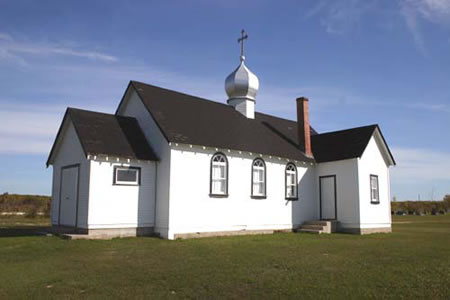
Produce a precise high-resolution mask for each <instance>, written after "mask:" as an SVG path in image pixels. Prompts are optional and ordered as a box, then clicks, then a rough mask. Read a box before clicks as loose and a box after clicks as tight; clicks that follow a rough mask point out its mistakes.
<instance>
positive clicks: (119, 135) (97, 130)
mask: <svg viewBox="0 0 450 300" xmlns="http://www.w3.org/2000/svg"><path fill="white" fill-rule="evenodd" d="M67 119H70V120H71V121H72V124H73V126H74V128H75V132H76V133H77V136H78V138H79V140H80V143H81V146H82V148H83V151H84V154H85V155H86V156H87V155H88V154H90V155H111V156H117V157H123V158H132V159H141V160H158V158H157V156H156V155H155V153H154V152H153V150H152V148H151V147H150V145H149V144H148V143H147V140H146V138H145V136H144V133H143V132H142V130H141V128H140V127H139V124H138V122H137V120H136V119H135V118H132V117H123V116H116V115H111V114H105V113H99V112H93V111H87V110H81V109H76V108H68V109H67V110H66V113H65V115H64V119H63V122H62V124H61V127H60V128H59V131H58V134H57V136H56V139H55V142H54V144H53V147H52V150H51V152H50V155H49V157H48V160H47V166H48V165H49V164H50V163H51V158H52V156H53V154H54V151H55V147H56V145H57V142H58V139H59V136H60V134H61V131H62V128H63V126H64V123H65V121H66V120H67Z"/></svg>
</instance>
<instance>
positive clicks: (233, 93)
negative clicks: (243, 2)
mask: <svg viewBox="0 0 450 300" xmlns="http://www.w3.org/2000/svg"><path fill="white" fill-rule="evenodd" d="M247 38H248V35H247V33H245V31H244V29H242V31H241V37H240V38H239V39H238V43H240V44H241V56H240V60H241V63H240V64H239V66H238V67H237V68H236V70H234V71H233V72H232V73H231V74H230V75H228V77H227V79H226V80H225V91H226V92H227V95H228V100H227V103H228V104H229V105H231V106H233V107H234V108H235V109H236V110H237V111H239V112H240V113H242V114H243V115H244V116H246V117H247V118H250V119H254V118H255V98H256V94H257V92H258V88H259V80H258V77H256V75H255V74H253V73H252V72H251V71H250V70H249V69H248V68H247V66H246V65H245V56H244V41H245V40H246V39H247Z"/></svg>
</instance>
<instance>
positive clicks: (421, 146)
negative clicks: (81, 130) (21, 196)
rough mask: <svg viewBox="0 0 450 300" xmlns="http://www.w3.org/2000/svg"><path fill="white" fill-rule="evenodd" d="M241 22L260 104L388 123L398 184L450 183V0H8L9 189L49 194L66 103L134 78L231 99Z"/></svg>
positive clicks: (112, 91) (0, 82) (335, 123)
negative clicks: (303, 104) (299, 103)
mask: <svg viewBox="0 0 450 300" xmlns="http://www.w3.org/2000/svg"><path fill="white" fill-rule="evenodd" d="M242 28H245V29H246V31H247V32H248V34H249V39H248V42H247V43H246V53H245V54H246V58H247V60H246V63H247V65H248V66H249V67H250V69H251V70H252V71H253V72H254V73H256V74H257V76H258V77H259V80H260V90H259V94H258V97H257V104H256V108H257V110H258V111H261V112H265V113H270V114H274V115H277V116H281V117H286V118H289V119H294V120H295V118H296V111H295V109H296V107H295V98H296V97H299V96H306V97H308V98H309V99H310V118H311V123H312V125H313V126H314V127H315V128H316V129H317V130H318V131H319V132H326V131H332V130H338V129H344V128H349V127H355V126H361V125H366V124H373V123H378V124H379V125H380V126H381V129H382V131H383V133H384V135H385V137H386V139H387V141H388V143H389V145H390V147H391V150H392V152H393V154H394V156H395V158H396V160H397V163H398V166H397V167H395V168H394V169H392V172H391V174H392V176H391V180H392V195H393V196H394V195H395V196H396V197H397V199H399V200H405V199H417V198H418V195H419V194H420V195H421V198H422V199H428V198H434V199H442V197H443V195H444V194H445V193H450V171H449V170H450V133H449V130H450V81H449V79H450V0H392V1H383V0H323V1H320V0H310V1H307V0H305V1H264V0H263V1H242V0H241V1H234V0H228V1H206V0H203V1H89V2H85V1H56V0H55V1H20V0H15V1H4V0H0V120H1V125H2V126H0V166H2V167H1V168H0V193H2V192H16V193H37V194H50V189H51V169H46V168H45V161H46V158H47V154H48V152H49V150H50V147H51V145H52V142H53V139H54V136H55V134H56V132H57V129H58V126H59V124H60V121H61V119H62V116H63V113H64V110H65V108H66V107H67V106H72V107H80V108H86V109H92V110H99V111H104V112H110V113H113V112H114V111H115V108H116V107H117V105H118V103H119V100H120V98H121V96H122V94H123V91H124V89H125V88H126V86H127V84H128V81H129V80H139V81H143V82H147V83H150V84H154V85H159V86H163V87H166V88H170V89H174V90H178V91H182V92H185V93H190V94H194V95H197V96H201V97H204V98H208V99H212V100H215V101H220V102H225V100H226V94H225V92H224V87H223V85H224V80H225V77H226V76H227V75H228V74H229V73H230V72H231V71H232V70H233V69H234V68H235V67H236V66H237V64H238V62H239V45H238V44H237V41H236V39H237V38H238V37H239V32H240V30H241V29H242Z"/></svg>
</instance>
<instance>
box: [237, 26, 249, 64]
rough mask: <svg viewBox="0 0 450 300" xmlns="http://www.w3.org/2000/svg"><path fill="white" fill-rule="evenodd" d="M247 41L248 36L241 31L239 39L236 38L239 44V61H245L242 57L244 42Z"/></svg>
mask: <svg viewBox="0 0 450 300" xmlns="http://www.w3.org/2000/svg"><path fill="white" fill-rule="evenodd" d="M246 39H248V34H247V33H246V32H245V30H244V29H242V30H241V37H240V38H238V43H241V61H243V60H244V59H245V56H244V40H246Z"/></svg>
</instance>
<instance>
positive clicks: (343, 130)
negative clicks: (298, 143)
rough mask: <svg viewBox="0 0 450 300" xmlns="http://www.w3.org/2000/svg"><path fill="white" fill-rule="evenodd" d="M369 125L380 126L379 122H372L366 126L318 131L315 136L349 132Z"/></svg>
mask: <svg viewBox="0 0 450 300" xmlns="http://www.w3.org/2000/svg"><path fill="white" fill-rule="evenodd" d="M369 127H374V128H377V127H379V126H378V124H371V125H365V126H359V127H352V128H347V129H341V130H335V131H328V132H324V133H318V134H315V136H324V135H328V134H336V133H341V132H347V131H351V130H355V129H363V128H369Z"/></svg>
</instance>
